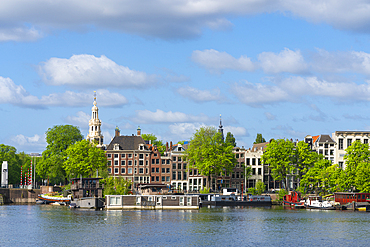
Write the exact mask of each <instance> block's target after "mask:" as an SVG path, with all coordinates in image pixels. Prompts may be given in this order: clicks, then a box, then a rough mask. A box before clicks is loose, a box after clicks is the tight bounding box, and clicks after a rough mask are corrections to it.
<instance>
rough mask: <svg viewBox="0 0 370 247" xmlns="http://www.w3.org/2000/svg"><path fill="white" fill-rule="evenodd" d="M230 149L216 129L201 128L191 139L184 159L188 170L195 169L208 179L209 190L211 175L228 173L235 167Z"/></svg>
mask: <svg viewBox="0 0 370 247" xmlns="http://www.w3.org/2000/svg"><path fill="white" fill-rule="evenodd" d="M232 149H233V146H231V145H227V144H225V143H224V142H223V141H222V136H221V133H218V132H217V130H216V128H213V127H201V128H200V129H198V130H197V131H196V132H195V133H194V135H193V137H192V138H191V140H190V145H189V147H188V148H187V150H186V151H185V158H186V160H187V162H188V164H189V167H190V168H196V169H198V171H199V173H200V174H201V175H203V176H207V177H208V184H207V188H210V181H211V176H212V175H217V176H218V175H219V174H221V173H225V172H226V173H229V172H231V171H232V170H233V168H234V167H235V164H236V158H235V155H234V153H233V152H232Z"/></svg>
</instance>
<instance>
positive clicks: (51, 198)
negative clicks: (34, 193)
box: [38, 193, 71, 204]
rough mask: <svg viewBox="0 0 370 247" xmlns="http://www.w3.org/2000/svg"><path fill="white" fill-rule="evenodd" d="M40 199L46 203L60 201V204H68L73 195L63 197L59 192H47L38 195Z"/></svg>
mask: <svg viewBox="0 0 370 247" xmlns="http://www.w3.org/2000/svg"><path fill="white" fill-rule="evenodd" d="M38 198H39V200H42V201H44V202H45V203H59V204H68V203H70V201H71V196H70V195H69V196H68V197H63V196H60V195H58V194H52V193H46V194H41V195H39V196H38Z"/></svg>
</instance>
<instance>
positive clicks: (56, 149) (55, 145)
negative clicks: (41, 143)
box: [37, 125, 83, 183]
mask: <svg viewBox="0 0 370 247" xmlns="http://www.w3.org/2000/svg"><path fill="white" fill-rule="evenodd" d="M45 134H46V142H47V143H48V145H47V146H46V149H45V151H44V152H42V160H41V161H40V162H39V165H38V166H37V173H38V174H40V175H41V176H42V177H43V178H48V179H50V181H51V182H52V183H59V182H65V179H66V171H65V169H64V167H63V163H64V161H65V160H66V153H65V151H66V150H67V148H68V147H69V146H70V145H72V144H74V143H76V142H78V141H81V140H82V139H83V136H82V134H81V132H80V130H79V128H78V127H76V126H72V125H56V126H54V127H53V128H49V129H48V130H47V131H46V133H45Z"/></svg>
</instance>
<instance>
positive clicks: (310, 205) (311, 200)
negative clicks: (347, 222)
mask: <svg viewBox="0 0 370 247" xmlns="http://www.w3.org/2000/svg"><path fill="white" fill-rule="evenodd" d="M305 206H306V208H307V209H321V210H335V207H334V206H333V204H332V203H331V202H329V201H323V200H322V197H321V196H309V197H308V198H307V200H306V202H305Z"/></svg>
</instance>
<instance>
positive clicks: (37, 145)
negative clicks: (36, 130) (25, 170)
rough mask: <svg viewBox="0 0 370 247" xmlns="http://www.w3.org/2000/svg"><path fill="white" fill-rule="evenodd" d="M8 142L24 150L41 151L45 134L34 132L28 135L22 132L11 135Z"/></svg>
mask: <svg viewBox="0 0 370 247" xmlns="http://www.w3.org/2000/svg"><path fill="white" fill-rule="evenodd" d="M9 142H10V144H11V145H12V146H14V147H16V148H17V150H22V151H24V152H26V153H27V152H28V153H30V152H38V153H41V152H42V151H43V150H44V149H45V147H46V141H45V136H40V135H37V134H35V135H34V136H31V137H28V136H25V135H22V134H19V135H16V136H13V137H11V138H10V140H9Z"/></svg>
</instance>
